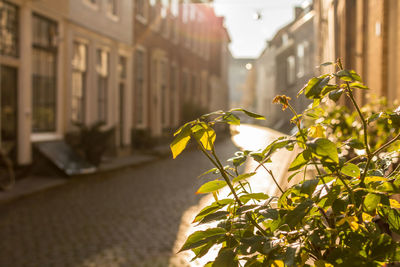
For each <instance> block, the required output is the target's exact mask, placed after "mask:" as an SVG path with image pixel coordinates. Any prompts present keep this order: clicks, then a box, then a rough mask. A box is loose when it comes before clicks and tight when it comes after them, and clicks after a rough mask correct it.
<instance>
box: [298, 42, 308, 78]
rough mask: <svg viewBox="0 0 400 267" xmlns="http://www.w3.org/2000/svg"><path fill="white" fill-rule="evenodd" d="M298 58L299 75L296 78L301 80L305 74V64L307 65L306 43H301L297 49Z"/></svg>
mask: <svg viewBox="0 0 400 267" xmlns="http://www.w3.org/2000/svg"><path fill="white" fill-rule="evenodd" d="M296 54H297V55H296V56H297V63H298V64H297V73H296V76H297V78H301V77H303V76H304V74H305V67H306V66H305V64H306V58H305V46H304V43H299V44H298V45H297V47H296Z"/></svg>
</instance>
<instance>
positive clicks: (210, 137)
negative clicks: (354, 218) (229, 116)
mask: <svg viewBox="0 0 400 267" xmlns="http://www.w3.org/2000/svg"><path fill="white" fill-rule="evenodd" d="M215 137H216V134H215V131H214V130H213V129H211V128H208V129H207V130H206V131H205V133H204V134H203V136H202V137H201V138H200V142H201V143H202V144H203V146H204V148H205V149H207V150H211V148H212V146H213V145H214V142H215Z"/></svg>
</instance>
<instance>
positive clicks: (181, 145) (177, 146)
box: [170, 127, 190, 159]
mask: <svg viewBox="0 0 400 267" xmlns="http://www.w3.org/2000/svg"><path fill="white" fill-rule="evenodd" d="M189 140H190V128H189V127H184V128H182V129H181V130H180V132H179V134H178V135H177V136H176V137H175V139H174V141H172V143H171V145H170V148H171V151H172V156H173V158H174V159H175V158H176V157H177V156H178V155H179V154H181V153H182V151H183V150H185V148H186V145H187V143H188V142H189Z"/></svg>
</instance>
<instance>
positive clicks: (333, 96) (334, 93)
mask: <svg viewBox="0 0 400 267" xmlns="http://www.w3.org/2000/svg"><path fill="white" fill-rule="evenodd" d="M343 92H344V90H343V89H339V90H333V91H331V92H329V96H328V97H329V99H330V100H332V101H334V102H337V101H338V100H339V98H340V97H341V96H342V94H343Z"/></svg>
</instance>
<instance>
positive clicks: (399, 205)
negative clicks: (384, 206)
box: [389, 199, 400, 209]
mask: <svg viewBox="0 0 400 267" xmlns="http://www.w3.org/2000/svg"><path fill="white" fill-rule="evenodd" d="M389 201H390V207H392V208H393V209H400V203H399V202H397V200H396V199H389Z"/></svg>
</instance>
